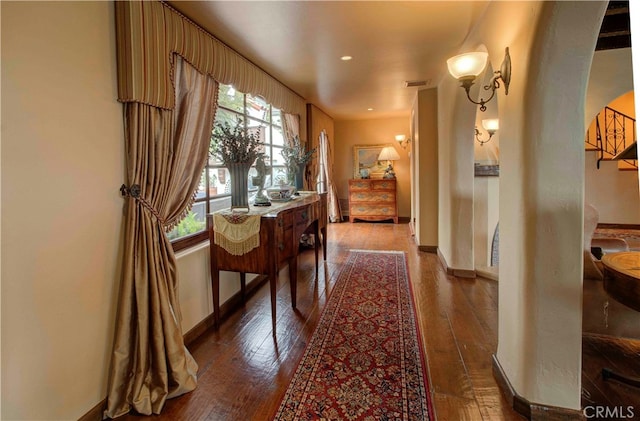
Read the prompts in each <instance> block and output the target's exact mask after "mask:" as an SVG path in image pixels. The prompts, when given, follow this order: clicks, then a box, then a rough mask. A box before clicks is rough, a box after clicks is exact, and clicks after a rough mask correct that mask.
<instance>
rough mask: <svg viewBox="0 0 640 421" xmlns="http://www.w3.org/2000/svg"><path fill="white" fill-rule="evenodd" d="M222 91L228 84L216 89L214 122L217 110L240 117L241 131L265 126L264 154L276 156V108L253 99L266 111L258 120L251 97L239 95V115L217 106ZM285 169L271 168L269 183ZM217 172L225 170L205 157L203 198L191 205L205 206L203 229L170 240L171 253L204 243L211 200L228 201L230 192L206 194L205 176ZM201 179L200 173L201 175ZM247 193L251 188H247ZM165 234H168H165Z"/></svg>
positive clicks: (277, 166) (278, 126) (208, 191)
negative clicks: (213, 171) (250, 105)
mask: <svg viewBox="0 0 640 421" xmlns="http://www.w3.org/2000/svg"><path fill="white" fill-rule="evenodd" d="M224 88H226V89H227V92H228V91H229V90H230V89H233V86H232V85H224V84H220V88H219V92H218V104H217V108H216V120H215V121H218V120H217V116H218V112H219V111H224V112H225V113H226V114H233V115H234V116H235V117H236V118H241V119H242V121H243V123H244V128H245V130H246V129H247V126H248V125H249V126H250V124H249V122H250V121H251V122H257V123H259V125H260V126H265V127H266V129H265V131H268V133H265V141H264V147H265V153H267V149H268V153H267V155H268V156H269V157H272V156H273V154H274V151H275V152H276V153H278V154H280V150H282V148H283V147H284V146H285V145H284V139H283V142H282V143H283V144H282V145H279V144H275V145H274V143H273V140H274V128H275V130H279V131H280V133H281V135H282V137H283V138H284V131H283V127H282V110H279V109H277V108H274V107H273V106H272V105H271V104H269V103H267V102H266V101H264V99H262V98H261V97H257V98H259V99H260V101H261V102H263V103H264V104H265V105H266V112H265V118H259V117H256V116H254V115H253V114H252V113H251V112H249V110H248V104H249V102H250V97H252V95H251V94H241V95H242V96H243V98H242V101H243V110H242V112H239V111H237V110H234V109H233V108H230V107H227V106H224V105H221V103H220V97H221V96H222V95H224V94H226V92H225V93H223V92H222V90H223V89H224ZM238 94H239V93H237V92H234V95H238ZM274 110H275V111H276V112H278V113H280V120H279V122H280V124H279V125H278V124H277V123H275V122H274V121H273V120H274V118H273V114H274ZM267 140H268V141H269V143H267ZM267 165H270V160H269V162H268V163H267ZM252 168H255V166H252ZM280 168H282V169H285V167H284V164H279V165H276V166H275V167H271V183H273V182H274V181H273V180H274V174H275V172H276V171H277V170H278V169H280ZM218 169H225V170H226V167H225V166H224V165H223V164H219V163H215V162H214V160H213V159H211V158H209V159H207V163H206V165H205V167H204V169H203V173H204V174H206V176H205V177H204V179H205V182H204V193H205V194H204V196H202V197H198V198H196V199H195V200H194V202H193V206H196V205H197V204H200V203H204V204H205V228H204V230H202V231H198V232H195V233H192V234H188V235H185V236H183V237H179V238H175V239H172V240H170V241H171V245H172V247H173V251H174V252H178V251H181V250H185V249H187V248H190V247H193V246H196V245H198V244H200V243H202V242H204V241H207V240H208V239H209V234H208V232H207V226H206V222H207V221H206V215H208V214H209V213H211V207H210V205H211V201H212V200H215V199H220V198H225V197H228V198H229V199H230V198H231V193H221V194H215V195H210V182H209V174H210V171H211V170H218ZM285 175H286V170H285ZM201 176H202V174H201ZM250 190H251V189H250ZM167 235H168V233H167Z"/></svg>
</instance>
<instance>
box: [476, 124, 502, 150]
mask: <svg viewBox="0 0 640 421" xmlns="http://www.w3.org/2000/svg"><path fill="white" fill-rule="evenodd" d="M482 127H484V129H485V130H486V131H487V133H489V137H488V138H487V139H486V140H483V139H480V130H478V128H477V127H476V128H475V131H476V140H477V141H478V142H480V146H482V145H484V144H485V143H487V142H488V141H490V140H491V138H492V137H493V135H494V134H496V132H497V131H498V129H499V128H500V121H499V120H498V119H497V118H489V119H486V120H482Z"/></svg>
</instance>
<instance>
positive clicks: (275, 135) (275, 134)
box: [271, 126, 284, 146]
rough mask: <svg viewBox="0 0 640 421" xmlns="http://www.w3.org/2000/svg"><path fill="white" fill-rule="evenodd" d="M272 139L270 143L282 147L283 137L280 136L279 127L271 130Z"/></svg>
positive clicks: (280, 130)
mask: <svg viewBox="0 0 640 421" xmlns="http://www.w3.org/2000/svg"><path fill="white" fill-rule="evenodd" d="M271 131H272V138H271V142H272V143H273V144H274V145H278V146H284V136H283V135H282V129H281V128H280V127H276V126H273V127H272V128H271Z"/></svg>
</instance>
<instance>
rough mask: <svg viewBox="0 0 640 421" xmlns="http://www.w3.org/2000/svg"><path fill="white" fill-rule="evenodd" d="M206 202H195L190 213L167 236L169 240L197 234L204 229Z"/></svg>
mask: <svg viewBox="0 0 640 421" xmlns="http://www.w3.org/2000/svg"><path fill="white" fill-rule="evenodd" d="M205 215H206V202H197V203H194V205H193V208H192V209H191V211H190V212H189V214H188V215H187V216H186V217H185V218H184V219H183V220H182V221H180V223H179V224H178V225H177V226H176V227H175V228H174V229H173V230H171V232H170V233H169V234H167V236H168V237H169V240H175V239H177V238H180V237H185V236H187V235H191V234H195V233H197V232H201V231H204V230H205V228H206V225H207V223H206V221H205Z"/></svg>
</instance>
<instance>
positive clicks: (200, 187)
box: [196, 169, 207, 200]
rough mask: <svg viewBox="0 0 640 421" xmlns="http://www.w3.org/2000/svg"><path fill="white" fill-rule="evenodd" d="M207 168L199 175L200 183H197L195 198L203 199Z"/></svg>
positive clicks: (205, 192) (205, 188)
mask: <svg viewBox="0 0 640 421" xmlns="http://www.w3.org/2000/svg"><path fill="white" fill-rule="evenodd" d="M206 177H207V170H206V169H205V170H203V171H202V174H201V175H200V184H198V191H197V192H196V200H197V199H204V198H205V197H206V194H207V191H206V190H207V184H206V182H207V179H206Z"/></svg>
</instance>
